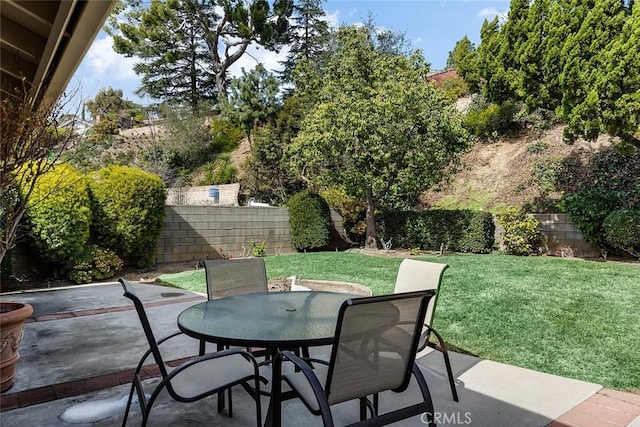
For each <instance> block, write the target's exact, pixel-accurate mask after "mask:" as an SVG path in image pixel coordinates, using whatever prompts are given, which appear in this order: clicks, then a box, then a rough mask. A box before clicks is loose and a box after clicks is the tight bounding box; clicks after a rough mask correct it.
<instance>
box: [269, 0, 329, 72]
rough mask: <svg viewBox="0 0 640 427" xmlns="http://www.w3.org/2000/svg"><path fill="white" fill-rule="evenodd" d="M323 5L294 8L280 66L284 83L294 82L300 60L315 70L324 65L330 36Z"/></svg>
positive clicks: (316, 1)
mask: <svg viewBox="0 0 640 427" xmlns="http://www.w3.org/2000/svg"><path fill="white" fill-rule="evenodd" d="M323 2H324V0H299V3H298V4H294V6H293V14H292V16H291V28H290V37H291V43H290V50H289V54H288V55H287V59H286V60H285V61H283V62H282V64H283V65H284V70H283V71H282V74H281V77H282V80H283V81H284V82H287V83H291V82H293V80H294V75H293V71H294V69H295V68H296V66H297V65H298V63H299V62H300V61H302V60H304V61H306V62H307V63H309V64H315V65H316V66H317V67H322V64H323V63H325V62H326V61H327V51H328V49H329V44H330V39H331V32H330V30H329V23H328V22H327V21H326V19H325V17H326V14H325V12H324V10H323V9H322V3H323Z"/></svg>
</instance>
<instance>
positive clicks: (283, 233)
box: [156, 206, 292, 263]
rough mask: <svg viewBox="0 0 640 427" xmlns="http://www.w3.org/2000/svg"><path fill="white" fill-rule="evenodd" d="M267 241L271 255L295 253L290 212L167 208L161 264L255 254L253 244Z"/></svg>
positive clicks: (248, 208)
mask: <svg viewBox="0 0 640 427" xmlns="http://www.w3.org/2000/svg"><path fill="white" fill-rule="evenodd" d="M251 240H254V241H256V242H261V241H265V242H267V245H268V247H267V255H274V254H277V253H289V252H292V247H291V236H290V231H289V212H288V211H287V209H285V208H276V207H254V206H167V207H166V208H165V219H164V226H163V229H162V232H161V233H160V238H159V240H158V250H157V255H156V262H157V263H167V262H181V261H195V260H201V259H205V258H219V257H220V248H222V250H223V252H225V253H226V254H229V255H232V256H233V257H236V258H237V257H241V256H242V255H243V247H244V251H245V254H247V253H249V254H250V251H251V245H250V244H249V241H251Z"/></svg>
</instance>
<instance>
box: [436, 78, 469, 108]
mask: <svg viewBox="0 0 640 427" xmlns="http://www.w3.org/2000/svg"><path fill="white" fill-rule="evenodd" d="M440 89H442V90H443V91H444V92H445V93H446V94H447V98H449V99H450V100H451V101H452V102H455V101H457V100H458V98H460V97H461V96H463V95H466V94H467V93H468V92H469V85H467V83H466V82H465V81H464V80H463V79H462V78H461V77H451V78H448V79H444V80H443V81H442V82H441V83H440Z"/></svg>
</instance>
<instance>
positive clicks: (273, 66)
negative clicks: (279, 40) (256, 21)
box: [229, 44, 289, 77]
mask: <svg viewBox="0 0 640 427" xmlns="http://www.w3.org/2000/svg"><path fill="white" fill-rule="evenodd" d="M288 54H289V47H288V46H285V47H283V48H282V49H280V50H278V51H275V52H273V51H270V50H267V49H265V48H263V47H260V46H258V45H256V44H252V45H250V46H249V47H248V48H247V51H246V52H245V54H244V55H242V56H241V57H240V59H238V60H237V61H236V62H235V63H234V64H233V65H232V66H231V67H229V76H230V77H239V76H241V75H242V68H244V69H245V71H250V70H253V69H254V68H255V67H256V65H258V64H262V66H263V67H264V68H265V69H266V70H267V71H271V72H272V73H276V72H277V71H282V65H281V64H280V62H281V61H284V60H285V59H286V58H287V55H288Z"/></svg>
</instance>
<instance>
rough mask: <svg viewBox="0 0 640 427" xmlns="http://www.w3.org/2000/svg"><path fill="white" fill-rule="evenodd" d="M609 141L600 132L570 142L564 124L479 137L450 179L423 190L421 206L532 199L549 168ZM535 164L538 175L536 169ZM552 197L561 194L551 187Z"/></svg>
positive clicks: (488, 206)
mask: <svg viewBox="0 0 640 427" xmlns="http://www.w3.org/2000/svg"><path fill="white" fill-rule="evenodd" d="M609 144H610V141H609V137H601V138H599V139H598V140H597V141H596V142H593V143H588V142H585V141H577V142H576V143H575V144H573V145H568V144H566V143H564V142H563V141H562V127H561V126H557V127H554V128H552V129H550V130H547V131H545V132H543V133H542V134H540V135H537V134H536V135H526V136H522V137H518V138H504V139H501V140H499V141H497V142H492V143H482V142H477V143H476V144H475V145H474V146H473V148H472V149H471V150H470V151H469V152H468V153H466V154H464V155H463V156H462V164H461V166H460V168H459V170H458V172H457V173H456V174H455V175H454V176H453V177H452V178H451V179H450V180H449V182H442V183H440V184H439V185H437V186H436V187H435V188H433V189H431V190H429V191H427V192H425V194H424V196H423V198H422V203H423V207H434V208H472V209H484V210H488V211H497V210H500V209H501V208H502V207H505V206H511V205H524V204H526V203H531V202H533V201H534V199H535V198H536V197H539V196H540V195H541V194H542V193H543V191H544V190H543V187H544V185H545V182H544V181H545V175H544V172H545V171H546V170H549V171H550V172H549V175H552V174H553V172H552V171H551V169H552V168H553V167H554V165H557V164H559V163H561V162H562V160H564V159H569V158H571V159H573V160H574V162H575V159H581V160H582V161H583V162H584V160H586V158H587V157H588V156H589V155H590V154H591V153H593V152H594V151H597V150H599V149H601V148H603V147H605V146H607V145H609ZM535 166H538V169H537V171H538V175H536V174H535V173H534V167H535ZM540 175H542V176H540ZM549 175H547V176H549ZM549 197H550V198H556V199H557V198H559V197H560V194H558V193H553V192H551V193H549Z"/></svg>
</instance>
